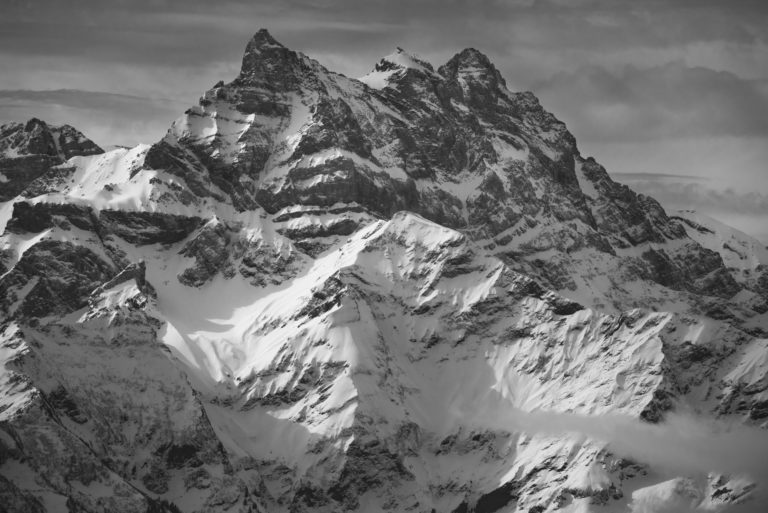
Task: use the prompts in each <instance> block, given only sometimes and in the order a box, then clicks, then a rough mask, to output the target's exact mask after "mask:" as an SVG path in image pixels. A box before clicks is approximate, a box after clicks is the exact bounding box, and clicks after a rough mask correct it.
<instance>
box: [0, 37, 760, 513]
mask: <svg viewBox="0 0 768 513" xmlns="http://www.w3.org/2000/svg"><path fill="white" fill-rule="evenodd" d="M0 150H2V152H3V153H2V158H1V159H0V171H2V173H3V174H2V175H0V181H1V182H2V183H0V191H2V195H1V196H0V201H3V203H1V204H0V228H2V232H3V235H2V237H0V319H1V320H2V324H0V332H2V335H0V361H2V369H3V370H2V374H0V511H2V510H3V509H2V508H5V510H7V511H40V512H43V511H45V512H54V511H85V512H101V511H104V512H106V511H110V512H111V511H148V512H150V511H151V512H162V511H184V512H192V511H217V512H219V511H220V512H224V511H232V512H234V511H242V512H246V511H264V512H267V511H268V512H273V511H275V512H280V511H285V512H315V511H317V512H335V511H365V512H368V511H384V510H387V511H414V512H432V511H435V512H456V513H459V512H470V511H474V512H478V513H490V512H494V511H500V512H513V511H515V512H517V511H520V512H522V511H526V512H544V511H583V512H586V511H595V512H597V511H606V512H608V511H627V510H628V509H629V508H632V511H687V510H695V509H696V508H698V509H699V510H707V511H762V510H763V509H764V508H765V507H766V506H765V505H766V504H768V503H767V502H766V498H767V497H768V494H766V491H768V480H767V479H768V472H764V471H766V470H768V469H766V468H765V465H764V461H765V460H766V458H768V454H766V450H767V449H768V436H766V435H765V434H764V433H765V432H764V431H762V430H761V429H760V428H761V427H762V426H764V424H765V423H766V418H768V338H766V337H768V314H766V312H768V287H766V283H768V282H766V278H765V276H767V275H766V274H765V265H766V253H765V248H762V247H760V246H759V245H756V244H755V243H754V241H752V240H751V239H749V237H748V236H746V235H744V234H740V233H738V232H736V231H735V230H732V229H730V228H728V227H725V226H723V225H720V224H718V223H717V222H715V221H713V220H709V219H704V218H702V217H700V216H696V215H694V214H692V213H685V212H684V213H677V214H675V215H674V216H668V215H667V214H666V213H665V212H664V210H663V209H662V207H661V206H660V205H659V204H658V203H657V202H656V201H654V200H653V199H652V198H648V197H645V196H642V195H638V194H635V193H634V192H633V191H631V190H630V189H629V188H627V187H626V186H623V185H621V184H618V183H616V182H614V181H613V180H612V179H611V178H610V176H609V175H608V173H607V172H606V171H605V169H603V167H602V166H600V165H599V164H598V163H597V162H596V161H595V160H594V159H593V158H591V157H583V156H582V155H581V154H580V153H579V151H578V148H577V146H576V141H575V139H574V138H573V136H572V135H571V134H570V133H569V132H568V130H567V129H566V127H565V125H564V124H563V123H562V122H560V121H558V120H557V119H556V118H555V117H554V116H553V115H552V114H550V113H549V112H547V111H546V110H544V108H543V107H542V106H541V105H540V103H539V101H538V100H537V99H536V97H535V96H534V95H533V94H531V93H527V92H525V93H517V92H511V91H509V90H508V89H507V88H506V84H505V82H504V79H503V77H501V75H500V74H499V72H498V71H497V70H496V68H495V67H494V66H493V64H492V63H491V62H490V61H489V60H488V58H487V57H486V56H485V55H483V54H482V53H480V52H478V51H477V50H474V49H466V50H464V51H462V52H460V53H459V54H457V55H456V56H454V57H453V58H452V59H451V60H450V61H448V62H447V63H446V64H444V65H443V66H440V67H439V68H437V69H435V68H433V67H432V65H431V64H429V63H427V62H425V61H424V60H422V59H419V58H417V57H415V56H412V55H410V54H408V53H407V52H405V51H404V50H402V49H397V51H396V52H394V53H393V54H391V55H388V56H386V57H384V58H383V59H381V60H380V61H379V62H378V63H377V64H376V65H375V67H374V69H373V71H372V72H371V73H369V74H368V75H366V76H364V77H362V78H361V79H360V80H355V79H351V78H347V77H345V76H342V75H339V74H336V73H333V72H331V71H329V70H327V69H325V68H324V67H323V66H321V65H320V64H319V63H317V62H316V61H314V60H312V59H310V58H308V57H306V56H304V55H302V54H300V53H296V52H293V51H291V50H289V49H287V48H285V47H284V46H282V45H281V44H280V43H278V42H277V41H275V40H274V39H273V38H272V37H271V36H270V35H269V34H268V33H267V32H266V31H263V30H262V31H259V32H258V33H257V34H256V35H255V36H254V38H253V39H252V40H251V41H250V42H249V43H248V45H247V47H246V51H245V55H244V57H243V64H242V69H241V72H240V74H239V75H238V77H236V78H235V79H234V80H233V81H232V82H230V83H229V84H224V83H223V82H220V83H218V84H216V86H214V88H212V89H211V90H209V91H207V92H206V93H205V94H204V95H203V96H202V97H201V99H200V102H199V104H198V105H196V106H193V107H192V108H190V109H189V110H188V111H187V112H186V113H184V114H183V115H182V116H181V117H180V118H179V119H178V120H176V121H175V122H174V123H173V125H172V126H171V128H170V129H169V131H168V133H167V135H166V136H165V137H164V138H163V139H162V140H161V141H158V142H157V143H155V144H153V145H140V146H137V147H135V148H130V149H125V148H118V149H114V150H111V151H109V152H106V153H104V152H102V151H101V149H100V148H98V146H96V145H95V144H93V143H92V142H91V141H89V140H87V139H86V138H85V137H84V136H82V134H80V133H79V132H77V131H75V130H74V129H72V128H71V127H62V128H60V129H57V128H53V127H49V126H47V125H45V123H43V122H41V121H39V120H32V121H30V122H29V123H27V124H26V125H23V124H12V125H5V126H3V127H2V128H0ZM735 255H738V256H735ZM715 420H717V421H718V422H719V424H717V426H720V427H719V428H718V429H721V428H722V424H721V423H722V422H725V421H727V422H730V423H731V429H732V430H736V432H737V434H738V438H734V437H731V438H728V437H727V436H726V438H723V436H725V435H723V433H720V432H718V431H716V430H715V431H711V429H712V428H711V427H710V426H709V423H710V422H714V421H715ZM681 426H682V427H681ZM681 432H682V434H683V435H686V436H682V435H681ZM689 434H690V436H687V435H689ZM710 435H711V436H710ZM723 440H726V441H727V442H728V443H725V442H724V441H723ZM734 440H736V442H734ZM745 444H746V445H745Z"/></svg>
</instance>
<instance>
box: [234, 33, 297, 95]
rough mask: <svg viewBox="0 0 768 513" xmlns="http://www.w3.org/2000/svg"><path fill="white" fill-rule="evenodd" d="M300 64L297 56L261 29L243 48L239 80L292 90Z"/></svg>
mask: <svg viewBox="0 0 768 513" xmlns="http://www.w3.org/2000/svg"><path fill="white" fill-rule="evenodd" d="M300 64H301V57H300V56H299V54H297V53H296V52H294V51H293V50H290V49H289V48H286V47H285V46H283V45H282V44H280V43H279V42H278V41H277V40H276V39H275V38H274V37H272V35H271V34H270V33H269V31H267V29H261V30H259V31H258V32H256V34H254V36H253V37H252V38H251V40H250V41H248V44H247V45H246V47H245V53H244V55H243V61H242V65H241V67H240V76H239V78H240V79H241V80H248V81H251V82H255V83H273V84H274V85H275V86H277V87H281V86H282V87H286V88H293V87H295V86H296V83H295V75H296V73H297V69H298V67H299V66H300Z"/></svg>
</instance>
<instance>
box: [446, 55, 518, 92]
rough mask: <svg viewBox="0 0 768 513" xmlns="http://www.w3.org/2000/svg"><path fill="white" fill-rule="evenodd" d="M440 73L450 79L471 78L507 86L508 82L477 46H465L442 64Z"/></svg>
mask: <svg viewBox="0 0 768 513" xmlns="http://www.w3.org/2000/svg"><path fill="white" fill-rule="evenodd" d="M438 73H440V74H441V75H443V76H444V77H446V78H448V79H454V80H456V79H463V80H467V79H468V80H471V81H472V82H482V83H486V84H488V85H489V86H493V87H497V86H499V85H501V86H502V87H506V85H507V84H506V82H505V81H504V78H503V77H502V76H501V73H500V72H499V70H498V69H496V66H494V65H493V63H492V62H491V60H490V59H489V58H488V56H487V55H485V54H484V53H482V52H481V51H480V50H477V49H475V48H465V49H464V50H462V51H460V52H459V53H457V54H456V55H454V56H453V57H452V58H451V60H449V61H448V62H447V63H445V64H444V65H443V66H441V67H440V68H439V70H438Z"/></svg>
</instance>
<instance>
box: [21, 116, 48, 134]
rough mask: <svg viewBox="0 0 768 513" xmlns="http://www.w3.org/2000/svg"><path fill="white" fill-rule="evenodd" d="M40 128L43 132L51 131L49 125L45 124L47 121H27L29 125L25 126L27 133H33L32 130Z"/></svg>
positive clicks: (35, 119) (34, 119)
mask: <svg viewBox="0 0 768 513" xmlns="http://www.w3.org/2000/svg"><path fill="white" fill-rule="evenodd" d="M38 128H39V129H41V130H48V129H49V128H48V125H47V124H46V123H45V121H43V120H42V119H39V118H32V119H30V120H29V121H27V123H26V124H25V125H24V131H25V132H31V131H32V130H35V129H38Z"/></svg>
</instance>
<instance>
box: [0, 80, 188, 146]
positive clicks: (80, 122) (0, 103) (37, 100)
mask: <svg viewBox="0 0 768 513" xmlns="http://www.w3.org/2000/svg"><path fill="white" fill-rule="evenodd" d="M187 106H188V105H185V104H184V103H183V102H180V101H177V100H170V99H164V98H142V97H138V96H129V95H122V94H112V93H104V92H93V91H80V90H68V89H61V90H54V91H25V90H12V91H7V90H0V122H8V121H26V120H27V119H29V118H30V117H38V118H40V119H43V120H45V121H46V122H48V123H51V124H55V125H58V124H65V123H66V124H70V125H73V126H74V127H75V128H77V129H78V130H80V131H82V132H83V133H84V134H85V135H86V136H88V137H90V138H91V139H93V140H94V141H95V142H96V143H97V144H100V145H111V144H121V145H126V146H131V145H134V144H138V143H140V142H143V143H152V142H155V141H157V140H159V139H160V138H161V137H162V136H163V134H165V132H166V131H167V130H168V128H169V127H170V124H171V122H172V121H173V120H174V119H176V118H177V117H178V116H179V115H180V114H181V113H183V112H184V110H185V109H186V108H187Z"/></svg>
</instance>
